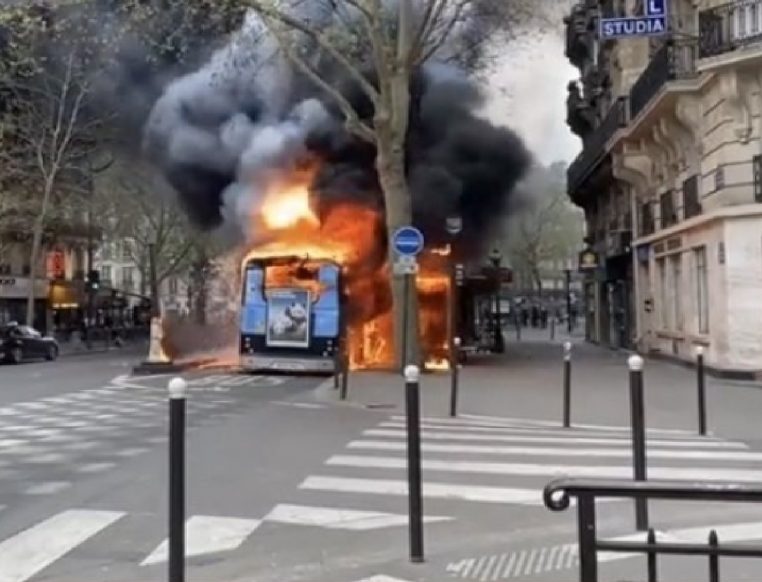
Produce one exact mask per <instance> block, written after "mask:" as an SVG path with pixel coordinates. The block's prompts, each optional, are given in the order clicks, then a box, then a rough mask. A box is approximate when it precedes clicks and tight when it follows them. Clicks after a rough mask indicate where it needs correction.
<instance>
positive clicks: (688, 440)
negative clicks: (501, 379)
mask: <svg viewBox="0 0 762 582" xmlns="http://www.w3.org/2000/svg"><path fill="white" fill-rule="evenodd" d="M406 437H407V435H406V431H405V422H404V417H401V416H399V415H394V416H390V417H388V418H387V419H385V420H383V421H382V422H379V423H378V424H377V425H376V426H374V427H371V428H369V429H366V430H365V431H363V432H362V438H361V439H358V440H353V441H350V442H349V443H347V445H346V450H345V451H342V452H341V453H338V452H337V454H334V455H331V456H330V457H328V458H327V459H326V460H325V462H324V467H323V469H322V470H321V471H320V473H319V474H315V475H310V476H308V477H307V478H306V479H305V480H304V481H303V482H302V483H301V485H300V489H302V490H306V491H320V492H322V496H321V497H320V500H321V501H323V499H326V500H329V501H327V502H326V503H333V504H335V503H336V501H335V500H336V499H339V498H344V499H346V494H347V493H350V494H353V495H352V496H351V497H350V498H349V499H351V500H352V503H354V504H355V507H360V508H363V509H373V508H374V504H375V503H376V501H373V499H378V497H379V496H384V495H385V496H404V495H407V480H406V478H405V471H406V468H407V456H406V450H407V442H406ZM421 451H422V455H423V460H422V468H423V471H424V483H423V495H424V497H425V498H430V499H449V500H456V501H460V502H466V503H468V502H472V503H497V504H501V503H502V504H517V505H527V506H536V507H542V505H543V502H542V489H543V488H544V486H545V485H546V484H547V482H548V481H550V480H551V479H553V478H556V477H560V476H570V477H600V478H631V477H632V473H633V470H632V465H631V463H630V459H631V456H632V450H631V444H630V436H629V433H628V432H627V430H626V428H624V427H615V426H601V427H589V428H585V429H582V428H578V427H574V428H571V429H564V428H562V427H560V426H559V425H558V424H557V423H556V424H553V423H550V422H548V421H533V420H511V419H501V418H497V417H473V416H472V417H467V418H449V417H447V418H437V417H432V416H424V417H423V418H422V431H421ZM647 455H648V459H649V464H648V476H649V478H651V479H675V480H690V481H693V480H708V481H740V482H758V481H762V469H759V468H758V465H759V462H760V461H762V452H756V451H751V450H749V447H748V445H747V444H745V443H742V442H735V441H727V440H723V439H721V438H717V437H706V438H704V437H699V436H697V435H696V434H691V433H687V432H686V431H675V430H651V431H649V432H648V442H647ZM332 494H335V497H332ZM363 500H364V501H363ZM345 502H346V501H345ZM520 559H521V556H519V557H516V558H515V560H514V561H515V563H514V564H513V565H512V566H511V567H512V568H513V569H514V570H515V571H519V570H520V571H522V572H523V571H524V569H529V570H531V569H532V568H533V567H534V566H532V562H534V561H542V562H546V561H549V560H550V556H549V555H540V554H538V555H536V556H532V555H527V556H524V558H523V559H524V560H526V561H527V562H526V563H524V564H519V563H518V560H520ZM553 559H557V558H556V557H555V556H554V557H553ZM558 559H560V558H558ZM496 563H497V558H496V560H495V564H492V566H491V567H490V572H492V571H493V570H495V569H496ZM482 566H483V565H482ZM474 567H476V566H474ZM502 567H505V565H503V566H502ZM491 575H492V574H490V576H491Z"/></svg>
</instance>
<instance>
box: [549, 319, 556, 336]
mask: <svg viewBox="0 0 762 582" xmlns="http://www.w3.org/2000/svg"><path fill="white" fill-rule="evenodd" d="M555 339H556V318H555V316H552V317H551V318H550V341H555Z"/></svg>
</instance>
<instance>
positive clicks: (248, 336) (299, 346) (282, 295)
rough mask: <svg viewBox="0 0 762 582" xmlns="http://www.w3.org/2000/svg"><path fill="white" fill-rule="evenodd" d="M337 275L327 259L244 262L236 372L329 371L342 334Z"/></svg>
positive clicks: (273, 258) (337, 270) (336, 268)
mask: <svg viewBox="0 0 762 582" xmlns="http://www.w3.org/2000/svg"><path fill="white" fill-rule="evenodd" d="M341 271H342V270H341V266H340V265H339V264H338V263H336V262H335V261H332V260H328V259H310V258H309V257H299V256H271V257H266V258H253V259H249V260H248V261H246V263H245V266H244V272H243V290H242V293H241V341H240V354H241V356H240V363H241V368H242V369H243V370H248V371H261V370H290V371H307V372H331V371H333V368H334V358H335V356H336V354H337V352H338V350H339V349H340V346H341V341H342V330H343V329H344V320H343V317H342V307H343V303H344V301H343V299H342V272H341Z"/></svg>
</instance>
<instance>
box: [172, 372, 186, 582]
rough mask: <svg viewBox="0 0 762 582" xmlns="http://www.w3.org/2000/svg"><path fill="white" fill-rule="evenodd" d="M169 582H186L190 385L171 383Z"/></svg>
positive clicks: (183, 382)
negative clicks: (187, 443) (186, 444)
mask: <svg viewBox="0 0 762 582" xmlns="http://www.w3.org/2000/svg"><path fill="white" fill-rule="evenodd" d="M168 388H169V582H184V581H185V400H186V395H187V389H188V385H187V384H186V382H185V380H183V379H182V378H172V380H170V381H169V387H168Z"/></svg>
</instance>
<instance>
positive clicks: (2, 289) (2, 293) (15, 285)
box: [0, 276, 49, 333]
mask: <svg viewBox="0 0 762 582" xmlns="http://www.w3.org/2000/svg"><path fill="white" fill-rule="evenodd" d="M31 284H32V281H31V279H29V278H28V277H13V276H0V325H2V324H6V323H9V322H11V321H19V322H23V321H26V307H27V299H28V296H29V291H30V289H31ZM48 289H49V284H48V281H47V280H44V279H42V280H37V281H35V285H34V322H33V326H34V327H35V328H36V329H38V330H39V331H41V332H43V333H46V332H47V331H48V329H49V325H48V324H49V322H48V309H47V308H48Z"/></svg>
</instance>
